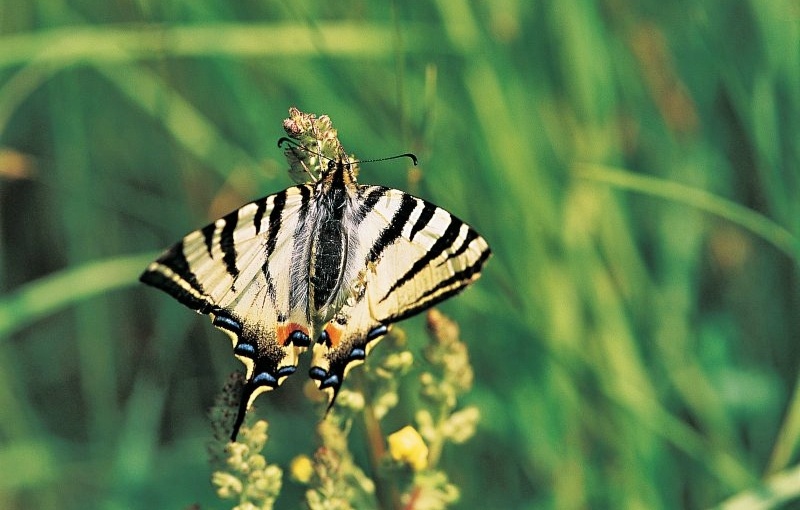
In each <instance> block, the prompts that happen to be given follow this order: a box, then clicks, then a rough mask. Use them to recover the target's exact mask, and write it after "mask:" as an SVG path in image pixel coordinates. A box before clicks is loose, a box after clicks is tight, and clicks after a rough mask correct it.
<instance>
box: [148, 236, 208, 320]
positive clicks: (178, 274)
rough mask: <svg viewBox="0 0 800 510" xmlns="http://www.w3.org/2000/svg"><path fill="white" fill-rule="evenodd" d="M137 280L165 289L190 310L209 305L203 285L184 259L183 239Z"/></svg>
mask: <svg viewBox="0 0 800 510" xmlns="http://www.w3.org/2000/svg"><path fill="white" fill-rule="evenodd" d="M139 281H141V282H142V283H146V284H147V285H152V286H153V287H156V288H159V289H162V290H164V291H166V292H167V293H168V294H170V295H171V296H173V297H174V298H175V299H177V300H178V301H180V302H181V303H183V304H184V305H186V306H188V307H189V308H191V309H192V310H200V311H203V310H204V309H206V308H207V307H209V306H211V303H210V302H209V301H208V299H207V298H206V297H205V295H206V292H205V289H204V288H203V285H202V284H201V283H200V282H199V281H198V280H197V277H196V276H195V274H194V272H192V270H191V268H190V267H189V261H187V260H186V255H185V254H184V246H183V241H181V242H179V243H178V244H176V245H174V246H173V247H172V248H170V249H169V250H168V251H167V252H166V253H164V254H163V255H162V256H161V257H159V258H158V260H157V261H156V262H154V263H153V264H151V265H150V267H148V268H147V270H146V271H145V272H144V273H142V275H141V276H140V277H139ZM186 286H188V287H189V288H190V289H191V291H190V290H188V289H187V288H186ZM204 313H205V312H204Z"/></svg>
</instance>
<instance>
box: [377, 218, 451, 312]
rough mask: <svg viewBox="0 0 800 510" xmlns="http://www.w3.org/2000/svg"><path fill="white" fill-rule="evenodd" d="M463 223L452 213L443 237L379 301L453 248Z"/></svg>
mask: <svg viewBox="0 0 800 510" xmlns="http://www.w3.org/2000/svg"><path fill="white" fill-rule="evenodd" d="M463 224H464V223H463V222H462V221H461V220H459V219H458V218H456V217H455V216H452V215H450V225H448V226H447V228H446V229H445V231H444V233H443V234H442V237H440V238H439V239H437V240H436V242H435V243H433V245H432V246H431V248H430V250H428V252H427V253H425V256H423V257H422V258H421V259H419V260H417V261H416V262H414V265H413V266H411V269H409V270H408V271H407V272H406V274H404V275H403V276H402V277H400V279H399V280H397V281H396V282H395V283H394V285H392V288H390V289H389V291H388V292H387V293H386V295H385V296H383V298H382V299H381V300H380V301H379V302H383V301H385V300H386V298H387V297H389V296H390V295H391V294H392V292H394V291H395V290H397V289H398V288H400V287H402V286H403V285H405V284H406V282H408V281H410V280H412V279H413V278H414V277H415V276H416V275H417V274H418V273H419V272H420V271H422V270H423V269H425V266H427V265H428V264H430V263H431V262H433V261H434V260H436V259H437V258H438V257H439V256H440V255H441V254H442V253H444V252H445V250H447V249H448V248H451V247H452V246H453V242H455V240H456V239H458V232H459V231H460V230H461V226H462V225H463Z"/></svg>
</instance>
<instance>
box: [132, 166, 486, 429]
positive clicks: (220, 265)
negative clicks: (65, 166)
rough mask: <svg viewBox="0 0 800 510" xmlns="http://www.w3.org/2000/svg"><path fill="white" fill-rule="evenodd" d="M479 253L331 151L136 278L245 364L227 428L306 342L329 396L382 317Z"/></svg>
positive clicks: (464, 274) (428, 293) (415, 201)
mask: <svg viewBox="0 0 800 510" xmlns="http://www.w3.org/2000/svg"><path fill="white" fill-rule="evenodd" d="M489 255H490V250H489V247H488V245H487V244H486V242H485V241H484V240H483V238H482V237H480V236H479V235H478V234H477V233H476V232H475V231H474V230H473V229H472V228H470V227H469V226H468V225H466V224H465V223H463V222H462V221H461V220H459V219H457V218H456V217H454V216H452V215H451V214H450V213H448V212H447V211H445V210H443V209H441V208H439V207H436V206H434V205H433V204H430V203H429V202H426V201H424V200H422V199H419V198H416V197H413V196H411V195H409V194H406V193H404V192H402V191H399V190H395V189H391V188H386V187H383V186H370V185H359V184H358V183H357V182H356V179H355V175H354V172H353V170H352V169H351V166H350V165H349V164H348V163H347V162H346V160H345V158H343V157H340V158H338V159H337V160H330V162H329V164H328V165H327V168H326V170H325V171H323V172H322V175H321V176H320V178H319V180H318V181H317V182H314V183H308V184H302V185H299V186H293V187H290V188H287V189H285V190H283V191H281V192H278V193H276V194H274V195H270V196H267V197H264V198H261V199H259V200H256V201H254V202H251V203H249V204H246V205H244V206H242V207H241V208H239V209H237V210H236V211H233V212H231V213H230V214H228V215H226V216H224V217H222V218H220V219H218V220H217V221H215V222H214V223H211V224H210V225H208V226H206V227H204V228H202V229H199V230H197V231H194V232H192V233H190V234H188V235H187V236H186V237H185V238H184V239H183V240H182V241H180V242H179V243H178V244H176V245H175V246H173V247H172V248H170V249H169V250H167V251H166V252H165V253H164V254H163V255H162V256H161V257H159V258H158V259H157V260H156V261H155V262H153V263H151V264H150V265H149V266H148V268H147V269H146V270H145V272H144V273H143V274H142V276H141V280H142V281H143V282H144V283H147V284H149V285H152V286H155V287H157V288H160V289H162V290H164V291H165V292H167V293H169V294H170V295H172V296H173V297H175V298H176V299H178V300H179V301H180V302H182V303H183V304H185V305H186V306H188V307H189V308H192V309H194V310H196V311H198V312H199V313H203V314H208V315H210V316H211V319H212V323H213V325H214V326H216V327H217V328H219V329H221V330H223V331H225V332H226V333H227V334H228V335H229V336H230V337H231V339H232V343H233V351H234V355H235V356H236V357H237V358H239V359H240V360H241V361H242V362H243V363H244V364H245V367H246V369H247V374H246V383H245V387H244V395H243V397H242V402H241V405H240V409H239V415H238V417H237V421H236V424H235V428H234V432H233V437H234V438H235V437H236V433H237V431H238V428H239V426H240V425H241V422H242V420H243V418H244V414H245V412H246V410H247V408H249V406H250V405H251V403H252V402H253V400H254V399H255V398H256V397H257V396H258V395H259V394H260V393H262V392H264V391H267V390H271V389H274V388H277V387H278V386H279V385H280V384H281V383H282V382H283V380H284V379H285V378H286V377H288V376H289V375H291V374H292V373H294V372H295V370H296V367H297V364H298V360H299V356H300V355H301V354H302V353H303V352H304V351H306V350H308V349H312V351H313V358H312V362H311V365H312V366H311V369H310V371H309V375H310V377H311V378H312V379H314V380H315V382H316V384H317V386H318V387H319V388H320V389H322V390H324V391H326V392H327V393H328V398H329V405H332V404H333V402H334V399H335V398H336V395H337V393H338V391H339V389H340V388H341V385H342V382H343V380H344V378H345V376H346V374H347V372H348V371H349V370H350V369H351V368H352V367H353V366H356V365H358V364H360V363H362V362H363V361H364V359H365V358H366V356H367V355H368V354H369V351H370V349H371V348H372V347H373V346H374V345H375V343H376V342H377V340H379V339H380V338H381V337H382V336H383V335H385V334H386V333H387V332H388V331H389V328H390V326H391V324H392V323H394V322H397V321H398V320H401V319H404V318H406V317H409V316H411V315H414V314H416V313H418V312H420V311H422V310H424V309H426V308H428V307H430V306H432V305H434V304H435V303H438V302H439V301H441V300H443V299H445V298H447V297H449V296H451V295H453V294H455V293H457V292H459V291H460V290H462V289H463V288H464V287H465V286H466V285H468V284H469V283H470V282H472V281H473V280H475V279H476V278H477V277H478V276H479V273H480V270H481V267H482V265H483V263H484V262H485V261H486V260H487V259H488V257H489Z"/></svg>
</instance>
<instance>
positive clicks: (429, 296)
mask: <svg viewBox="0 0 800 510" xmlns="http://www.w3.org/2000/svg"><path fill="white" fill-rule="evenodd" d="M491 254H492V252H491V251H490V250H489V249H488V248H487V249H486V250H484V252H483V253H482V254H481V257H480V258H479V259H478V260H477V261H475V263H473V264H472V265H471V266H469V267H467V268H465V269H463V270H461V271H459V272H457V273H455V274H454V275H453V276H451V277H450V278H448V279H447V280H444V281H442V282H440V283H439V285H437V286H436V287H434V288H432V289H430V290H428V291H427V292H426V293H425V294H423V295H422V296H421V297H420V299H419V300H418V301H417V302H416V303H414V306H412V307H410V308H407V309H405V310H403V312H402V313H400V314H398V315H393V316H392V317H390V318H387V319H384V320H386V321H391V322H396V321H401V320H403V319H407V318H409V317H412V316H414V315H416V314H418V313H419V312H421V311H423V310H425V309H427V308H430V307H431V306H434V305H436V304H437V303H441V302H442V301H444V300H445V299H447V298H449V297H451V296H454V295H455V294H458V293H459V292H461V291H462V290H464V289H465V288H467V285H469V284H470V282H472V281H473V280H474V279H475V278H477V275H479V274H480V272H481V269H482V268H483V264H484V263H485V262H486V261H487V260H489V257H490V256H491ZM445 289H447V290H445Z"/></svg>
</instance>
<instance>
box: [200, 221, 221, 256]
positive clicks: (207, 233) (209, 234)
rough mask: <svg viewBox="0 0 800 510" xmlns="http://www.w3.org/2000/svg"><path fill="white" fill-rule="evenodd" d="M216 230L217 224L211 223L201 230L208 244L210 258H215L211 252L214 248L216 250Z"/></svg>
mask: <svg viewBox="0 0 800 510" xmlns="http://www.w3.org/2000/svg"><path fill="white" fill-rule="evenodd" d="M216 230H217V226H216V224H215V223H209V224H208V225H206V226H205V227H203V228H202V229H200V232H201V233H202V234H203V240H204V241H205V244H206V251H207V252H208V256H209V257H211V258H213V255H212V254H211V250H212V248H214V231H216Z"/></svg>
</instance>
